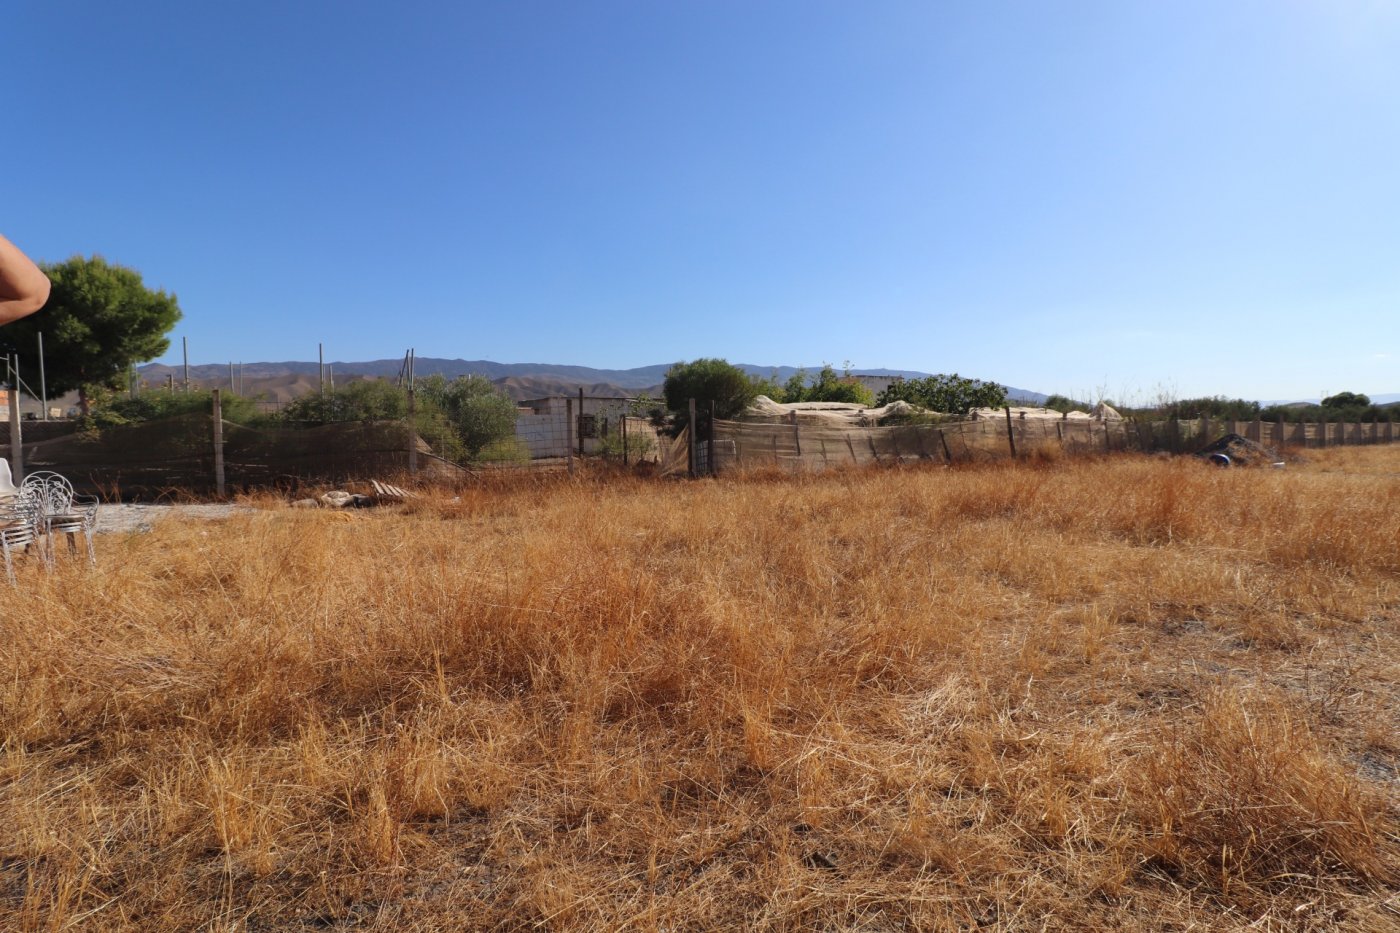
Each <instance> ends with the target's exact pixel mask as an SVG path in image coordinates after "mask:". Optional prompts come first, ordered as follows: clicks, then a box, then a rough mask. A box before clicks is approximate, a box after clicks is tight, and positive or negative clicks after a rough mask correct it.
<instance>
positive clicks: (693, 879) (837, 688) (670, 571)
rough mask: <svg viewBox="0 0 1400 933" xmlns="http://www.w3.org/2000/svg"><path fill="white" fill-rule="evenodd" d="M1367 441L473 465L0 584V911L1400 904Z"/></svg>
mask: <svg viewBox="0 0 1400 933" xmlns="http://www.w3.org/2000/svg"><path fill="white" fill-rule="evenodd" d="M1398 472H1400V450H1397V451H1392V450H1389V449H1381V448H1372V449H1368V450H1363V451H1353V450H1346V451H1337V452H1326V453H1323V454H1319V455H1316V456H1314V457H1313V458H1312V460H1311V462H1309V463H1308V464H1306V465H1304V466H1303V467H1302V468H1300V469H1294V468H1290V469H1289V470H1284V471H1245V470H1239V471H1224V470H1216V469H1212V468H1210V467H1207V466H1205V465H1201V464H1197V463H1193V462H1164V461H1159V460H1149V459H1146V458H1136V457H1126V456H1125V457H1119V458H1108V459H1102V460H1095V461H1073V460H1069V459H1056V458H1051V457H1046V458H1041V459H1040V460H1038V461H1035V462H1030V463H1022V464H1016V465H987V466H980V467H976V468H968V469H955V470H947V469H930V470H922V469H911V470H875V471H867V472H850V473H836V474H826V475H821V476H797V477H789V478H777V477H774V476H771V475H770V476H761V477H754V478H746V477H737V478H733V479H725V480H720V481H714V482H698V483H658V482H654V481H643V480H638V479H635V478H627V477H617V476H614V477H609V478H606V479H598V478H588V477H581V478H578V479H575V480H570V479H568V478H565V477H531V478H526V479H514V480H512V479H507V478H493V479H491V480H490V481H489V482H488V483H486V484H482V485H478V486H468V487H466V488H464V489H462V490H459V491H456V492H455V493H453V494H448V495H442V496H430V497H427V498H424V499H422V500H418V501H416V502H414V503H413V504H412V505H410V506H409V507H407V508H403V509H399V510H384V511H373V512H370V511H366V512H360V513H354V514H346V515H336V514H329V513H322V512H314V511H312V512H303V511H298V510H291V509H283V508H275V507H269V508H266V509H264V510H262V511H258V512H256V513H253V514H246V515H240V516H236V517H234V518H231V519H229V520H227V521H225V522H217V523H185V524H181V523H173V522H167V523H163V524H159V525H157V527H156V530H155V531H154V532H153V533H151V534H148V535H133V536H129V537H123V538H106V539H103V540H102V541H100V548H99V551H100V556H101V566H100V567H99V569H97V570H95V571H87V570H86V569H83V568H80V567H79V566H77V565H76V564H74V565H71V566H66V567H64V569H63V570H62V572H60V573H57V574H54V575H52V576H49V575H46V574H44V573H43V572H42V571H41V570H40V569H39V568H37V567H22V568H21V575H20V576H21V580H20V586H19V587H18V588H17V589H14V590H5V591H3V592H0V628H3V632H0V742H3V749H0V928H3V929H16V930H57V929H95V930H105V929H111V930H188V929H197V928H199V929H210V930H272V929H276V930H282V929H350V928H354V929H379V930H461V929H496V928H502V929H517V928H546V929H639V930H648V929H651V930H661V929H666V930H678V929H696V930H701V929H716V928H752V929H810V928H818V929H870V930H877V929H880V930H883V929H926V930H968V929H1007V930H1012V929H1048V930H1100V929H1122V930H1140V929H1162V930H1167V929H1187V928H1191V927H1192V926H1195V927H1197V928H1246V927H1253V928H1260V929H1299V930H1304V929H1317V930H1322V929H1328V930H1331V929H1352V930H1383V929H1395V928H1396V927H1397V926H1400V900H1397V890H1398V889H1397V883H1398V882H1400V803H1398V801H1400V793H1397V791H1398V790H1400V739H1397V738H1396V736H1397V735H1400V687H1397V677H1396V671H1397V670H1400V638H1398V637H1397V618H1400V615H1398V614H1397V608H1398V607H1400V578H1398V577H1397V571H1400V565H1397V561H1400V557H1397V554H1400V548H1397V545H1400V508H1397V505H1400V503H1398V502H1397V496H1400V482H1397V480H1396V479H1395V478H1394V476H1395V474H1396V473H1398Z"/></svg>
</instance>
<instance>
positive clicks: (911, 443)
mask: <svg viewBox="0 0 1400 933" xmlns="http://www.w3.org/2000/svg"><path fill="white" fill-rule="evenodd" d="M218 398H219V396H218V393H217V392H215V393H211V396H210V399H209V401H210V407H209V410H207V411H202V412H201V411H198V410H193V411H187V412H185V413H183V414H180V415H177V416H174V417H167V418H158V419H154V420H148V421H144V422H141V423H137V424H125V425H119V426H113V427H107V428H103V429H102V430H79V427H80V425H79V423H77V422H72V421H66V422H65V421H59V422H28V423H26V424H24V425H22V426H20V425H16V424H15V423H14V422H11V423H10V424H5V423H0V447H3V451H0V452H3V453H8V454H9V456H10V457H11V458H12V465H14V466H18V467H19V468H20V469H19V470H17V471H16V472H22V471H23V470H26V469H27V470H39V469H43V470H52V471H54V472H57V473H61V474H63V475H65V476H68V477H69V478H70V479H72V480H73V481H74V482H75V484H77V485H78V486H80V487H82V488H84V489H85V490H86V491H98V492H101V493H103V494H105V495H107V496H109V497H118V496H121V497H134V498H148V497H152V496H158V495H161V494H165V493H168V492H170V491H173V490H180V491H187V492H191V493H195V494H210V493H218V494H223V493H226V492H228V491H230V490H238V489H248V488H254V487H288V488H293V487H296V486H298V485H301V484H304V483H325V482H342V481H352V480H359V481H361V482H367V481H368V480H369V479H372V478H380V479H384V478H387V477H400V476H409V477H415V476H416V477H421V478H432V479H463V478H466V477H469V476H470V475H472V474H473V473H476V472H480V471H488V470H573V469H575V467H576V465H577V464H578V463H579V462H580V461H583V460H587V461H592V462H599V461H603V462H609V463H616V464H619V465H625V466H629V467H634V466H638V465H647V466H648V467H649V468H650V469H651V470H652V471H654V472H657V473H660V474H662V475H686V474H688V475H708V474H713V473H722V472H725V471H730V470H736V469H745V468H750V467H777V468H780V469H789V470H794V471H797V470H802V471H809V470H823V469H830V468H834V467H850V466H866V465H873V464H898V463H910V462H937V463H949V464H951V463H971V462H978V461H990V460H997V459H1005V458H1019V457H1026V456H1035V455H1036V454H1037V453H1038V452H1042V451H1048V452H1053V453H1054V454H1055V455H1074V454H1085V453H1103V452H1112V451H1124V450H1135V451H1144V452H1154V451H1170V452H1174V453H1183V452H1192V451H1196V450H1199V449H1200V448H1201V447H1202V446H1204V445H1205V444H1207V443H1208V442H1210V441H1212V440H1214V439H1216V438H1219V437H1221V436H1223V435H1225V434H1230V433H1233V434H1238V435H1241V436H1243V437H1245V438H1247V439H1249V440H1253V441H1256V442H1258V443H1260V444H1263V445H1266V446H1269V447H1273V448H1275V449H1286V448H1294V447H1307V448H1316V447H1328V446H1336V445H1343V444H1347V445H1350V444H1376V443H1393V442H1394V441H1395V440H1396V438H1395V433H1396V432H1395V426H1394V424H1393V423H1391V422H1371V423H1357V422H1345V423H1344V422H1312V423H1303V422H1288V423H1285V422H1282V421H1276V422H1263V421H1259V420H1255V421H1247V422H1246V421H1221V420H1211V419H1204V418H1203V419H1196V420H1181V421H1177V420H1168V421H1163V420H1158V421H1152V420H1133V419H1127V420H1100V419H1095V418H1087V417H1084V416H1077V417H1069V416H1064V417H1044V416H1034V417H1027V416H1026V415H1025V414H1024V413H1021V414H1019V415H1012V414H1011V412H1010V411H1007V412H1004V413H1002V414H1001V415H999V416H996V417H991V418H985V417H984V418H979V419H973V420H965V421H952V422H948V421H943V422H940V421H928V422H925V423H904V424H892V425H884V426H858V425H855V424H850V423H842V422H835V421H832V420H830V419H824V418H821V417H815V416H807V417H799V416H798V415H797V414H796V413H792V414H791V415H789V416H787V417H782V418H778V417H769V418H757V419H745V420H737V421H724V420H714V421H710V420H709V419H703V420H702V421H701V422H700V426H701V427H700V430H699V432H697V434H695V435H692V433H691V431H690V430H689V429H686V430H684V431H682V432H681V434H680V436H679V437H677V438H672V437H671V435H670V434H669V433H668V431H667V429H666V428H665V426H664V424H663V422H662V420H661V419H660V418H659V417H658V413H657V412H656V411H655V405H656V403H655V402H653V401H651V400H649V399H645V398H641V399H638V398H626V397H611V396H588V395H576V396H575V395H556V396H550V397H546V398H540V399H533V400H529V401H526V402H521V403H518V405H517V406H516V407H515V408H514V410H513V414H512V413H511V412H509V411H508V412H507V414H506V418H507V420H506V422H505V423H504V427H503V429H501V430H498V431H497V432H496V433H495V434H493V435H492V436H491V437H490V438H489V440H487V441H484V442H481V443H464V441H463V435H462V433H460V432H458V431H457V430H456V429H454V428H453V427H452V425H451V424H450V423H449V422H448V421H446V420H445V419H443V418H436V419H433V418H423V417H420V415H421V412H419V411H415V409H414V406H413V402H412V400H411V396H409V401H408V405H407V408H406V409H405V410H404V411H403V412H402V413H401V414H399V415H398V416H396V417H377V418H360V419H348V418H347V419H345V420H331V421H320V422H293V421H289V420H285V419H281V418H268V417H266V416H261V417H259V416H257V415H256V414H254V415H253V416H249V417H247V418H245V419H244V420H242V421H235V420H229V419H226V418H224V417H222V415H220V416H219V417H217V418H216V416H215V411H216V410H219V411H223V409H219V408H218V404H219V403H218ZM244 413H245V414H246V413H247V408H246V407H245V409H244ZM16 427H19V428H20V430H21V432H22V433H23V437H22V441H23V443H22V444H19V445H16V444H14V443H13V441H12V439H11V437H10V434H11V432H12V431H13V430H15V428H16Z"/></svg>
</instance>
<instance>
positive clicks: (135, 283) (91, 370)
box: [0, 256, 180, 415]
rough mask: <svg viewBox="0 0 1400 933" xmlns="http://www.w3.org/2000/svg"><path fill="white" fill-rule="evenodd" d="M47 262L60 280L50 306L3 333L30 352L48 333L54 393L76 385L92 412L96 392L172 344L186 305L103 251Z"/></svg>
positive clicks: (23, 351) (9, 341)
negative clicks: (39, 336) (173, 330)
mask: <svg viewBox="0 0 1400 933" xmlns="http://www.w3.org/2000/svg"><path fill="white" fill-rule="evenodd" d="M42 268H43V270H44V272H45V274H47V275H48V277H49V281H51V282H52V283H53V289H52V291H51V292H50V294H49V301H48V304H46V305H45V306H44V310H42V311H40V312H38V313H37V314H32V315H30V316H29V317H26V318H22V319H21V320H19V321H16V322H14V323H13V324H10V325H8V326H7V327H5V329H4V331H3V332H0V333H3V335H4V336H3V340H4V342H5V343H7V344H9V348H10V349H11V350H12V351H13V352H18V353H20V354H21V356H25V355H28V354H30V353H33V352H35V344H36V334H38V333H40V332H42V333H43V335H44V366H45V376H46V378H47V382H48V389H49V393H50V395H55V396H56V395H62V394H63V393H65V392H71V391H73V390H74V389H76V390H77V391H78V398H79V402H80V404H81V406H82V409H83V414H85V415H86V414H88V413H89V412H90V410H91V402H90V396H91V395H92V394H93V392H94V391H95V390H98V389H102V388H114V387H117V386H119V385H121V384H122V382H123V380H124V379H125V378H126V374H127V371H128V370H129V369H130V368H131V366H133V365H134V364H136V363H142V362H145V361H146V360H151V359H155V358H156V357H158V356H160V355H161V354H162V353H164V352H165V351H166V350H167V349H169V348H170V339H169V337H167V336H166V335H167V334H168V333H169V332H170V329H171V328H172V327H174V326H175V324H176V322H177V321H179V320H180V306H179V304H178V302H177V301H176V298H175V296H174V295H173V294H167V293H166V292H164V291H160V290H153V289H150V288H147V287H146V285H145V283H144V282H142V280H141V273H139V272H137V271H136V270H135V269H131V268H128V267H126V266H119V265H116V264H114V263H109V262H107V260H105V259H103V258H102V257H101V256H93V257H91V258H84V257H82V256H74V257H72V258H71V259H68V260H65V261H64V262H60V263H46V264H44V265H43V266H42Z"/></svg>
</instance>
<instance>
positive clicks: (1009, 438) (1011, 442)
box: [1003, 405, 1016, 460]
mask: <svg viewBox="0 0 1400 933" xmlns="http://www.w3.org/2000/svg"><path fill="white" fill-rule="evenodd" d="M1003 407H1004V408H1005V409H1006V443H1007V445H1008V446H1009V447H1010V448H1011V459H1012V460H1015V459H1016V432H1015V431H1014V430H1012V427H1011V406H1010V405H1005V406H1003Z"/></svg>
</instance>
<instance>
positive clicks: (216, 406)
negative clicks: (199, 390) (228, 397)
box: [209, 389, 225, 499]
mask: <svg viewBox="0 0 1400 933" xmlns="http://www.w3.org/2000/svg"><path fill="white" fill-rule="evenodd" d="M209 398H210V403H211V404H210V408H211V412H210V413H211V414H212V415H213V421H214V491H215V492H216V493H217V494H218V496H219V498H220V499H222V498H223V497H224V489H225V487H224V406H223V402H221V401H220V400H219V390H218V389H212V390H210V393H209Z"/></svg>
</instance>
